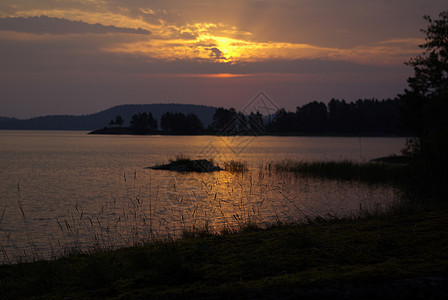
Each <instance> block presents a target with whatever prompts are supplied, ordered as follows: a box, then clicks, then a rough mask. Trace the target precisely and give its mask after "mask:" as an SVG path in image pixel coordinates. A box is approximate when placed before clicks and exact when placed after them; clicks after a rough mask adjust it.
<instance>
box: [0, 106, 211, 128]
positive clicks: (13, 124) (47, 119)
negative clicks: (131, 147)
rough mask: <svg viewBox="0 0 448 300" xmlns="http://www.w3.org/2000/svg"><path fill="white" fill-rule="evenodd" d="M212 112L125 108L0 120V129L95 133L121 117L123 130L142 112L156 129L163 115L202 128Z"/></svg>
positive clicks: (193, 108) (194, 108) (199, 108)
mask: <svg viewBox="0 0 448 300" xmlns="http://www.w3.org/2000/svg"><path fill="white" fill-rule="evenodd" d="M215 110H216V107H211V106H205V105H193V104H126V105H119V106H114V107H112V108H109V109H106V110H104V111H101V112H98V113H94V114H90V115H82V116H71V115H56V116H43V117H37V118H31V119H26V120H19V119H14V118H5V117H0V129H19V130H95V129H99V128H104V127H105V126H107V125H108V124H109V122H110V120H112V119H115V117H116V116H118V115H121V117H122V118H123V119H124V121H125V123H124V124H123V126H129V121H130V120H131V118H132V116H133V115H135V114H138V113H142V112H151V113H152V115H153V116H154V117H155V118H156V119H157V121H158V122H159V126H160V117H161V116H162V115H163V114H164V113H165V112H167V111H171V112H182V113H184V114H188V113H194V114H196V115H197V116H198V118H199V119H200V120H201V121H202V123H203V124H204V126H205V127H206V126H208V125H209V124H210V123H211V122H212V120H213V115H214V113H215Z"/></svg>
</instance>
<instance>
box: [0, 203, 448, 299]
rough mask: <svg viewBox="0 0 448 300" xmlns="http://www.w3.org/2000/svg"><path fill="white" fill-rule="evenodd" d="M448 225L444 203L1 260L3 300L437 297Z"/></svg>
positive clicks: (442, 285)
mask: <svg viewBox="0 0 448 300" xmlns="http://www.w3.org/2000/svg"><path fill="white" fill-rule="evenodd" d="M446 228H448V210H447V209H446V208H439V209H432V210H424V211H422V210H419V211H418V212H417V211H416V210H411V211H406V212H403V211H400V212H395V213H387V214H380V215H376V216H368V217H365V216H364V217H363V218H352V219H345V220H319V219H316V220H314V221H313V222H312V223H310V224H307V225H303V224H302V225H300V224H289V225H285V224H277V225H274V226H271V227H270V228H268V229H259V228H256V227H255V226H251V227H249V228H246V229H242V230H241V231H240V232H238V233H232V234H228V233H224V234H219V235H213V234H207V232H204V233H203V234H198V235H195V234H189V235H186V237H184V238H183V239H180V240H176V241H163V242H156V243H152V244H148V245H142V246H138V247H132V248H126V249H120V250H116V251H112V252H104V253H96V254H91V255H79V256H73V257H66V258H62V259H58V260H55V261H38V262H34V263H22V264H15V265H4V266H0V298H2V299H13V298H46V299H48V298H50V299H51V298H55V299H61V298H66V297H67V299H81V298H123V299H128V298H137V299H158V298H162V299H163V298H170V299H171V298H201V299H209V298H210V299H218V298H223V299H224V298H230V297H232V298H237V299H243V298H250V299H258V298H269V299H284V298H290V299H295V298H307V297H309V298H315V297H317V298H322V297H331V298H343V297H345V296H347V297H349V298H366V297H367V298H377V297H383V298H395V299H396V298H398V299H404V298H406V297H410V296H421V297H422V298H426V297H431V296H434V297H436V298H437V297H442V296H446V295H448V288H447V286H448V285H447V281H446V278H447V275H448V231H447V230H446ZM411 298H413V297H411Z"/></svg>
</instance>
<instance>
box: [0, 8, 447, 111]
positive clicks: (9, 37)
mask: <svg viewBox="0 0 448 300" xmlns="http://www.w3.org/2000/svg"><path fill="white" fill-rule="evenodd" d="M446 9H447V8H446V0H338V1H334V0H226V1H212V0H66V1H63V0H11V1H9V0H0V116H6V117H17V118H30V117H36V116H43V115H55V114H74V115H80V114H90V113H95V112H98V111H101V110H104V109H107V108H110V107H112V106H115V105H121V104H150V103H189V104H202V105H211V106H218V107H227V108H228V107H234V108H235V109H237V110H242V109H243V108H244V107H245V106H247V105H248V103H251V101H253V100H254V97H256V96H257V95H259V93H260V92H261V91H263V92H264V95H267V96H268V97H269V100H270V101H271V102H272V103H273V104H274V105H275V106H276V107H283V108H286V109H287V110H291V111H295V109H296V107H297V106H301V105H303V104H306V103H309V102H311V101H322V102H324V103H328V101H329V100H330V99H332V98H337V99H345V100H346V101H356V100H358V99H366V98H369V99H370V98H377V99H385V98H393V97H395V96H396V95H397V94H399V93H401V92H403V90H404V89H405V88H406V87H407V82H406V80H407V78H408V77H409V76H411V75H412V74H413V70H412V68H411V67H409V66H406V65H405V64H404V62H405V61H407V60H409V59H410V58H411V57H414V56H416V55H418V54H419V53H421V49H420V48H419V47H418V45H419V44H421V43H423V41H424V34H423V33H422V32H421V31H420V29H422V28H425V27H426V25H427V23H426V21H425V20H423V16H424V15H430V16H432V17H433V18H437V16H438V14H439V13H440V12H441V11H443V10H446Z"/></svg>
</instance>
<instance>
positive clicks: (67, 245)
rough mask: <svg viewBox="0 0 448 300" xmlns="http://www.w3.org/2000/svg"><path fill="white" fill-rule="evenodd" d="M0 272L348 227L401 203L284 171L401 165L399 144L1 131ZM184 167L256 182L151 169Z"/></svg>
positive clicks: (393, 195) (383, 193)
mask: <svg viewBox="0 0 448 300" xmlns="http://www.w3.org/2000/svg"><path fill="white" fill-rule="evenodd" d="M0 140H1V143H0V170H1V172H0V182H1V183H0V263H1V262H14V261H17V260H20V259H33V258H35V257H39V258H51V257H56V256H59V255H61V254H63V251H67V250H68V249H71V248H78V249H79V248H82V249H89V248H91V247H116V246H121V245H130V244H132V243H135V242H138V241H139V240H144V239H147V238H148V236H152V237H165V236H167V235H171V236H176V235H178V234H179V233H180V232H182V230H183V229H185V228H191V227H192V226H201V225H203V224H204V223H208V224H209V225H210V226H211V227H212V228H214V229H216V230H219V229H220V228H222V227H224V226H235V225H238V224H240V223H243V222H246V221H248V220H253V221H256V222H261V223H263V222H273V221H275V220H277V219H281V220H291V219H294V220H295V219H301V218H304V217H306V216H313V215H322V216H325V215H327V214H331V215H344V214H350V213H357V212H359V209H360V208H365V209H373V208H376V207H379V206H385V205H387V204H389V203H391V202H393V201H397V199H398V198H399V193H398V191H396V190H394V189H392V188H390V187H380V186H367V185H363V184H359V183H347V182H340V181H335V180H316V179H305V178H300V177H295V176H293V175H291V174H276V173H271V172H268V171H266V170H265V169H264V168H263V165H265V164H266V163H269V162H272V161H279V160H284V159H294V160H307V161H310V160H345V159H349V160H353V161H367V160H369V159H372V158H376V157H380V156H386V155H390V154H399V153H400V149H401V148H403V146H404V143H405V139H403V138H339V137H214V136H193V137H191V136H188V137H185V136H112V135H104V136H102V135H87V133H86V132H64V131H54V132H51V131H0ZM176 155H187V156H190V157H191V158H214V159H215V161H217V162H218V163H221V164H222V163H223V162H224V161H229V160H238V161H244V162H247V163H248V166H249V172H246V173H244V174H235V173H230V172H215V173H211V174H210V173H209V174H179V173H175V172H171V171H156V170H150V169H145V167H148V166H153V165H155V164H160V163H166V162H167V161H168V160H169V159H172V158H174V157H175V156H176Z"/></svg>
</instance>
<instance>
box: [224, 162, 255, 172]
mask: <svg viewBox="0 0 448 300" xmlns="http://www.w3.org/2000/svg"><path fill="white" fill-rule="evenodd" d="M224 170H226V171H229V172H236V173H244V172H247V171H249V168H248V166H247V163H246V162H241V161H236V160H230V161H226V162H224Z"/></svg>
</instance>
